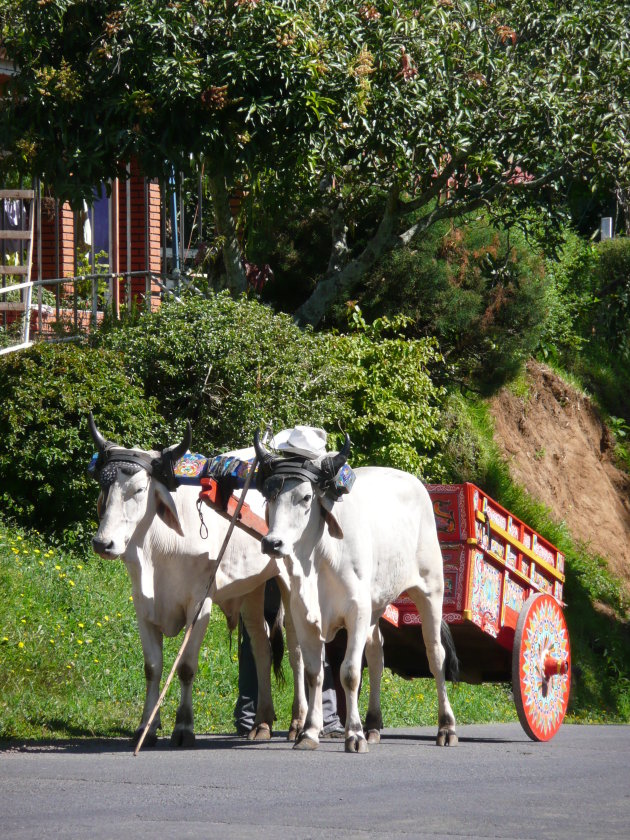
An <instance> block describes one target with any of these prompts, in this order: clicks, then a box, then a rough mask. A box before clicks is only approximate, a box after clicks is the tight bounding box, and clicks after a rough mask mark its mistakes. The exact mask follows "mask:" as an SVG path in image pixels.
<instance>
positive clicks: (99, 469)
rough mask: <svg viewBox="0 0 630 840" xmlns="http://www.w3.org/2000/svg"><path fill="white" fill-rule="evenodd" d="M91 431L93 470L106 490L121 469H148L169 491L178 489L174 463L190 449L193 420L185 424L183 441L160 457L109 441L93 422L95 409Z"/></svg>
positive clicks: (167, 449) (90, 423)
mask: <svg viewBox="0 0 630 840" xmlns="http://www.w3.org/2000/svg"><path fill="white" fill-rule="evenodd" d="M88 425H89V427H90V433H91V435H92V438H93V440H94V443H95V444H96V449H97V452H98V457H97V459H96V462H95V463H94V464H93V466H92V465H91V468H90V472H91V473H92V475H93V477H94V478H95V479H96V480H97V481H98V483H99V484H100V486H101V488H102V489H103V490H107V489H109V487H111V485H112V484H113V483H114V481H115V480H116V476H117V475H118V470H122V472H123V473H125V474H126V475H134V474H135V473H137V472H138V471H139V470H141V469H144V470H146V471H147V472H148V473H149V475H151V476H153V478H155V479H157V480H158V481H160V482H162V484H164V485H166V487H167V488H168V489H169V490H175V489H177V484H178V482H177V479H176V478H175V474H174V472H173V467H174V465H175V463H176V462H177V461H178V460H179V459H180V458H181V457H182V455H184V453H185V452H187V451H188V449H190V444H191V443H192V431H191V428H190V423H187V425H186V433H185V435H184V439H183V440H182V442H181V443H178V444H175V445H174V446H169V447H167V448H166V449H163V450H162V452H161V454H160V455H159V457H157V458H154V457H152V456H151V455H150V454H149V453H148V452H142V451H139V450H137V449H125V448H124V447H123V446H118V445H117V444H115V443H112V442H111V441H108V440H106V439H105V438H104V437H103V435H102V434H101V433H100V432H99V430H98V429H97V427H96V423H95V422H94V417H93V416H92V412H90V414H89V417H88Z"/></svg>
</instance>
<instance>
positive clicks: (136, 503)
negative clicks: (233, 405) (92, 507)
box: [88, 412, 192, 557]
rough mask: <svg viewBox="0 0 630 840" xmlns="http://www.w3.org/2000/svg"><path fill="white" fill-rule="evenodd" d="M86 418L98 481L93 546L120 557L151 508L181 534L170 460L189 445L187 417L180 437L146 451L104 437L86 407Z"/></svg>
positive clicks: (147, 518)
mask: <svg viewBox="0 0 630 840" xmlns="http://www.w3.org/2000/svg"><path fill="white" fill-rule="evenodd" d="M88 422H89V427H90V432H91V434H92V438H93V439H94V443H95V444H96V448H97V452H98V457H97V459H96V463H95V465H94V468H93V475H94V477H95V478H96V480H97V481H98V483H99V484H100V487H101V492H100V495H99V497H98V507H97V511H98V517H99V520H100V524H99V528H98V531H97V532H96V534H95V535H94V537H93V538H92V548H93V549H94V551H95V552H96V553H97V554H99V555H100V556H101V557H120V556H121V555H122V554H124V552H125V550H126V548H127V545H128V544H129V541H130V539H131V537H132V536H133V534H134V532H135V530H136V528H137V527H138V525H139V524H140V523H141V522H144V521H147V522H148V523H150V520H151V519H152V517H153V516H154V515H155V514H157V515H158V516H159V517H160V518H161V519H162V520H163V521H164V522H165V523H166V524H167V525H168V526H169V527H170V528H172V529H173V530H174V531H176V532H177V533H178V534H179V535H180V536H183V531H182V527H181V524H180V521H179V516H178V514H177V508H176V507H175V503H174V501H173V497H172V496H171V493H170V492H169V490H174V489H175V487H176V486H177V485H176V480H175V476H174V473H173V466H174V464H175V462H176V461H178V460H179V458H181V457H182V455H183V454H184V453H185V452H186V451H187V450H188V449H189V448H190V444H191V441H192V433H191V429H190V423H188V424H187V428H186V434H185V435H184V439H183V440H182V441H181V443H178V444H175V445H174V446H170V447H168V448H167V449H164V450H162V452H156V451H152V452H147V451H145V450H143V449H135V448H134V449H125V448H124V447H122V446H118V445H117V444H115V443H112V442H111V441H108V440H106V439H105V438H104V437H103V435H102V434H101V433H100V432H99V430H98V429H97V427H96V423H95V422H94V418H93V416H92V413H91V412H90V416H89V420H88Z"/></svg>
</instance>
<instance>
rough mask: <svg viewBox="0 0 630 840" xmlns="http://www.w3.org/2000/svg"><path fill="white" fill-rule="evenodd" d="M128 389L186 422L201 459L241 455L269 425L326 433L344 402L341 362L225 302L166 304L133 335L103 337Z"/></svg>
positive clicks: (256, 310)
mask: <svg viewBox="0 0 630 840" xmlns="http://www.w3.org/2000/svg"><path fill="white" fill-rule="evenodd" d="M99 340H100V341H101V342H102V344H103V346H105V347H109V348H112V349H116V350H119V351H121V352H122V353H123V354H124V358H125V364H126V367H127V370H128V372H129V374H130V375H131V377H132V379H133V380H134V381H136V382H139V383H141V384H142V385H143V386H144V389H145V393H146V394H147V395H148V396H151V397H154V398H156V399H157V400H158V403H159V406H160V410H161V411H162V413H163V415H164V416H165V417H167V418H170V419H174V418H177V419H178V420H181V419H183V418H187V419H189V420H190V421H191V423H192V426H193V442H194V447H195V448H196V449H197V450H198V451H200V452H204V453H205V454H211V452H213V451H215V450H223V451H225V450H226V449H230V448H234V447H242V446H246V445H248V444H250V443H251V441H252V440H253V433H254V429H256V428H260V427H262V426H264V424H265V423H266V422H267V421H269V420H271V421H273V424H274V428H275V429H276V430H278V429H280V428H284V427H285V426H290V425H294V424H296V423H310V424H312V425H323V424H324V423H325V422H327V423H328V425H329V426H330V424H331V423H334V421H335V419H336V418H337V413H338V412H340V411H342V406H343V404H344V403H345V402H346V400H347V398H346V396H345V388H346V386H345V380H346V373H345V369H346V362H345V360H344V359H343V358H340V357H339V356H336V355H329V345H328V343H327V341H326V340H325V338H324V337H321V336H318V335H316V334H314V333H313V332H312V331H308V332H301V331H300V330H299V329H298V328H297V327H296V326H295V325H294V324H293V321H292V320H291V318H289V317H288V316H286V315H274V314H273V313H272V312H271V310H270V309H269V308H268V307H266V306H262V305H261V304H259V303H257V302H256V301H253V300H247V299H245V298H243V299H242V300H239V301H235V300H232V298H230V297H229V295H227V294H225V293H221V294H218V295H212V296H210V297H209V298H207V299H205V298H200V297H190V298H187V299H185V301H184V302H183V303H181V304H180V303H176V302H166V303H164V304H163V305H162V306H161V308H160V309H159V310H158V311H156V312H151V313H145V314H143V315H142V316H141V317H140V318H139V320H138V322H137V324H136V325H135V326H132V327H129V328H125V329H114V330H110V331H106V332H104V333H103V334H102V335H101V336H100V339H99Z"/></svg>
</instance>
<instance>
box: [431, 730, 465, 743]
mask: <svg viewBox="0 0 630 840" xmlns="http://www.w3.org/2000/svg"><path fill="white" fill-rule="evenodd" d="M458 741H459V738H458V737H457V733H456V732H455V731H454V730H452V729H440V730H438V734H437V739H436V741H435V743H436V744H437V745H438V747H455V746H457V743H458Z"/></svg>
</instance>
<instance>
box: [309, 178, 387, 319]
mask: <svg viewBox="0 0 630 840" xmlns="http://www.w3.org/2000/svg"><path fill="white" fill-rule="evenodd" d="M397 207H398V188H396V187H395V188H393V189H392V190H391V192H390V193H389V195H388V197H387V204H386V205H385V212H384V213H383V218H382V219H381V223H380V224H379V226H378V230H377V231H376V233H375V234H374V236H373V237H372V239H370V241H369V242H368V244H367V245H366V246H365V248H364V249H363V251H362V252H361V253H360V254H359V255H358V256H357V257H355V259H353V260H350V262H348V263H346V265H344V266H343V268H333V270H330V268H329V270H328V271H327V272H326V274H325V276H324V277H323V278H322V279H321V280H320V281H319V283H318V284H317V286H316V287H315V288H314V289H313V292H312V293H311V296H310V297H309V298H308V299H307V300H306V301H305V302H304V303H303V304H302V305H301V306H300V307H299V309H298V310H297V311H296V312H295V315H294V318H295V320H296V322H297V323H298V324H299V325H300V326H306V325H307V324H310V325H311V326H313V327H316V326H317V324H319V322H320V321H321V320H322V318H323V317H324V315H325V314H326V312H327V311H328V309H329V307H330V306H331V304H332V303H333V302H334V301H335V300H337V299H338V298H339V297H340V296H341V295H342V294H348V293H349V292H350V291H351V290H352V289H354V288H356V286H357V285H358V284H359V282H360V281H361V280H362V278H363V277H365V275H366V274H367V272H368V271H369V270H370V269H371V268H372V266H373V265H374V264H375V263H376V262H377V260H378V259H379V258H380V257H382V256H383V254H384V253H385V252H386V251H387V250H389V248H391V247H392V246H393V244H394V242H395V238H394V236H393V232H394V225H395V222H396V219H397ZM334 262H335V261H334V260H332V259H331V264H334Z"/></svg>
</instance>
